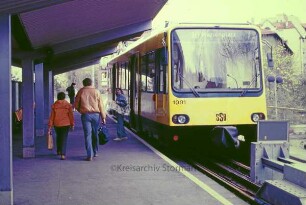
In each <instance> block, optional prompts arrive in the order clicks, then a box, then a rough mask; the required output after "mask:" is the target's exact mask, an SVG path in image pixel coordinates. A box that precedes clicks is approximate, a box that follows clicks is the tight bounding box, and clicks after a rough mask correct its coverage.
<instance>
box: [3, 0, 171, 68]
mask: <svg viewBox="0 0 306 205" xmlns="http://www.w3.org/2000/svg"><path fill="white" fill-rule="evenodd" d="M166 2H167V0H52V1H50V0H1V3H0V15H2V14H11V15H12V18H11V20H12V56H13V65H17V66H18V65H20V63H21V61H22V59H24V58H31V59H35V61H38V62H45V66H46V67H48V68H49V69H52V70H53V72H54V74H59V73H63V72H67V71H70V70H73V69H77V68H81V67H84V66H87V65H90V64H93V63H96V62H97V61H99V59H100V58H101V57H102V56H106V55H108V54H111V53H113V52H114V51H115V49H116V46H117V44H118V43H119V42H120V41H125V40H128V39H131V38H133V37H137V36H140V35H141V34H142V33H143V32H144V31H146V30H149V29H151V23H152V19H153V18H154V17H155V16H156V15H157V13H158V12H159V11H160V9H161V8H162V7H163V6H164V5H165V3H166Z"/></svg>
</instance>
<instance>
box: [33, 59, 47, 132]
mask: <svg viewBox="0 0 306 205" xmlns="http://www.w3.org/2000/svg"><path fill="white" fill-rule="evenodd" d="M44 99H45V98H44V66H43V64H42V63H40V64H37V65H35V129H36V136H44V134H45V132H44V103H45V100H44Z"/></svg>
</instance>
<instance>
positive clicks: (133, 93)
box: [129, 54, 141, 130]
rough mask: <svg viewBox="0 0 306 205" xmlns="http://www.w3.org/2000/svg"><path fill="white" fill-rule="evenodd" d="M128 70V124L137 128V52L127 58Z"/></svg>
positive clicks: (138, 93) (138, 114) (138, 105)
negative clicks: (129, 109)
mask: <svg viewBox="0 0 306 205" xmlns="http://www.w3.org/2000/svg"><path fill="white" fill-rule="evenodd" d="M129 70H130V75H131V76H130V79H131V80H130V107H131V113H130V124H131V127H132V128H134V129H137V130H139V121H140V112H141V110H140V102H139V101H140V99H141V98H140V92H139V91H140V88H139V86H140V85H139V78H140V76H139V54H135V55H133V56H132V57H131V58H130V59H129Z"/></svg>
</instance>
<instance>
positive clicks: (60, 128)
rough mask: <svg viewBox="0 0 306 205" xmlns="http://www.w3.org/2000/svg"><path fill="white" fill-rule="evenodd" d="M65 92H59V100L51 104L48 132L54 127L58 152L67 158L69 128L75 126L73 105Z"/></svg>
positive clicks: (62, 157)
mask: <svg viewBox="0 0 306 205" xmlns="http://www.w3.org/2000/svg"><path fill="white" fill-rule="evenodd" d="M65 97H66V96H65V93H64V92H59V93H58V94H57V101H55V103H54V104H53V105H52V106H51V108H52V110H51V115H50V118H49V123H48V127H49V128H48V132H51V128H52V127H54V130H55V133H56V147H57V154H58V155H61V159H62V160H64V159H66V157H65V156H66V145H67V137H68V132H69V129H70V128H71V129H73V128H74V117H73V110H72V105H71V104H70V103H69V102H68V101H66V100H65Z"/></svg>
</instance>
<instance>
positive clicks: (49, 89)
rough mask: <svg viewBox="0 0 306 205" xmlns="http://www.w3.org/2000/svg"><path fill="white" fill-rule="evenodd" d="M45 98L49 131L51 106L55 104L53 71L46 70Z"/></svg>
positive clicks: (46, 120) (46, 123)
mask: <svg viewBox="0 0 306 205" xmlns="http://www.w3.org/2000/svg"><path fill="white" fill-rule="evenodd" d="M44 96H45V97H44V98H45V107H44V108H45V120H44V124H45V125H46V126H45V128H46V129H47V127H48V126H47V125H48V121H49V116H50V112H51V105H52V103H53V99H54V98H53V74H52V71H48V70H44Z"/></svg>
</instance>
